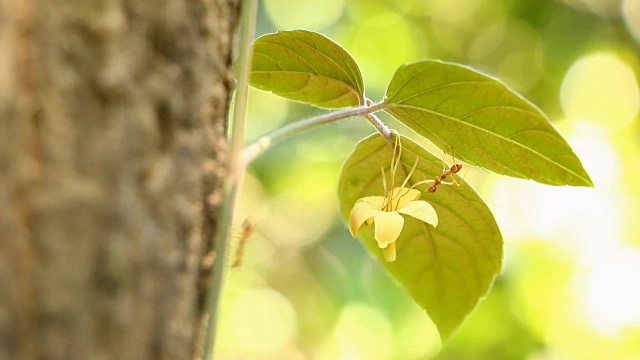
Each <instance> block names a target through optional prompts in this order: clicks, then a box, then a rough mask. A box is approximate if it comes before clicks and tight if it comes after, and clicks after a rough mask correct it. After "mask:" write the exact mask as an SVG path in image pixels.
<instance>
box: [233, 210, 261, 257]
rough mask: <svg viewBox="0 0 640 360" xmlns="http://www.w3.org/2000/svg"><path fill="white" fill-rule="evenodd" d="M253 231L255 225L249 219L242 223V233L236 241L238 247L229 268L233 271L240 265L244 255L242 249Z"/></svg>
mask: <svg viewBox="0 0 640 360" xmlns="http://www.w3.org/2000/svg"><path fill="white" fill-rule="evenodd" d="M254 231H255V224H254V223H253V222H252V221H251V220H250V219H249V218H246V219H244V221H243V222H242V233H241V234H240V240H239V241H238V247H237V248H236V253H235V256H234V260H233V264H232V265H231V267H232V268H233V269H235V268H238V267H240V265H242V256H243V254H244V247H245V245H246V243H247V239H248V238H249V237H250V236H251V234H253V232H254Z"/></svg>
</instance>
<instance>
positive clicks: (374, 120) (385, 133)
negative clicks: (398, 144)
mask: <svg viewBox="0 0 640 360" xmlns="http://www.w3.org/2000/svg"><path fill="white" fill-rule="evenodd" d="M384 105H385V104H379V105H378V106H379V107H383V106H384ZM364 117H365V118H367V120H369V123H371V125H373V127H374V128H376V130H378V132H379V133H380V135H382V137H383V138H385V139H386V140H387V142H393V139H392V138H391V130H389V128H388V127H387V126H386V125H385V124H384V123H383V122H382V120H380V118H379V117H377V116H376V114H374V113H373V112H370V113H368V114H366V115H365V116H364Z"/></svg>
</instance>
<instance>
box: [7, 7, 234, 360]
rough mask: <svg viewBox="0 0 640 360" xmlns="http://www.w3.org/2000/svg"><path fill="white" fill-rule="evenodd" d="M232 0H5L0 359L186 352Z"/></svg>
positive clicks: (209, 211) (223, 94)
mask: <svg viewBox="0 0 640 360" xmlns="http://www.w3.org/2000/svg"><path fill="white" fill-rule="evenodd" d="M237 11H238V5H237V0H128V1H127V0H0V359H65V360H66V359H98V358H99V359H107V358H110V359H158V358H160V359H187V358H191V357H192V356H194V355H197V350H196V348H197V345H196V343H197V338H198V334H199V331H200V330H201V329H200V326H201V323H202V314H203V309H202V295H203V290H204V289H203V287H202V283H203V277H206V273H207V269H206V268H203V266H202V263H203V261H202V260H203V258H204V257H205V255H206V253H207V252H208V251H210V249H211V243H210V241H211V240H210V239H211V233H212V231H213V230H214V229H215V216H214V215H215V214H216V210H217V207H218V206H219V201H220V200H219V199H220V196H219V189H220V187H221V186H220V185H221V181H220V179H221V177H222V176H223V175H224V173H225V169H224V167H223V166H222V165H221V164H224V161H225V156H226V141H225V137H224V132H225V120H226V108H227V100H228V96H229V89H230V86H231V75H230V70H229V67H230V61H231V48H232V45H233V38H232V36H233V33H234V31H235V24H236V19H237Z"/></svg>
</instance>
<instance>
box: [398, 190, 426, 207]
mask: <svg viewBox="0 0 640 360" xmlns="http://www.w3.org/2000/svg"><path fill="white" fill-rule="evenodd" d="M420 195H421V194H420V191H419V190H416V189H409V188H406V187H397V188H395V189H393V192H392V193H391V196H392V198H393V208H392V209H393V210H398V209H400V208H402V207H404V206H405V205H406V204H408V203H410V202H412V201H413V200H416V199H419V198H420Z"/></svg>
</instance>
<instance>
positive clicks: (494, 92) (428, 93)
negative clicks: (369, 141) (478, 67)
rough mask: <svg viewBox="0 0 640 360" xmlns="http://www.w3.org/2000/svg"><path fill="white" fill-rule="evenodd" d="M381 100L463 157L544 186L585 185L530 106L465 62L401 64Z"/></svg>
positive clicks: (567, 152)
mask: <svg viewBox="0 0 640 360" xmlns="http://www.w3.org/2000/svg"><path fill="white" fill-rule="evenodd" d="M384 102H385V103H386V105H388V107H387V108H386V109H385V110H386V111H387V112H388V113H389V114H391V115H392V116H393V117H395V118H397V119H398V120H399V121H400V122H402V123H403V124H405V125H406V126H408V127H409V128H411V129H412V130H413V131H415V132H416V133H418V134H419V135H422V136H424V137H426V138H428V139H429V140H431V141H432V142H433V143H435V144H436V145H437V146H439V147H440V148H441V149H443V150H445V151H447V152H450V153H453V155H455V156H456V157H459V158H461V159H462V160H464V161H465V162H467V163H470V164H473V165H477V166H480V167H484V168H487V169H488V170H491V171H494V172H496V173H499V174H504V175H509V176H514V177H519V178H525V179H533V180H535V181H538V182H540V183H544V184H551V185H578V186H593V183H592V182H591V179H590V178H589V175H587V173H586V171H585V170H584V169H583V167H582V164H581V163H580V160H579V159H578V158H577V156H576V155H575V154H574V153H573V151H572V150H571V147H569V145H568V144H567V142H566V141H565V140H564V139H563V138H562V137H561V136H560V134H558V132H557V131H556V130H555V129H554V128H553V126H552V125H551V124H550V123H549V121H548V120H547V117H546V116H545V115H544V114H543V113H542V112H541V111H540V110H539V109H538V108H536V107H535V106H534V105H533V104H531V103H530V102H528V101H527V100H525V99H524V98H522V97H521V96H519V95H518V94H516V93H515V92H513V91H512V90H510V89H509V88H508V87H507V86H505V85H504V84H503V83H501V82H500V81H498V80H496V79H493V78H491V77H488V76H486V75H483V74H481V73H479V72H477V71H474V70H472V69H470V68H468V67H464V66H461V65H457V64H451V63H446V62H441V61H435V60H427V61H421V62H416V63H412V64H408V65H403V66H401V67H400V68H398V70H397V71H396V73H395V75H394V76H393V79H392V80H391V83H390V84H389V87H388V88H387V92H386V96H385V101H384Z"/></svg>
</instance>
